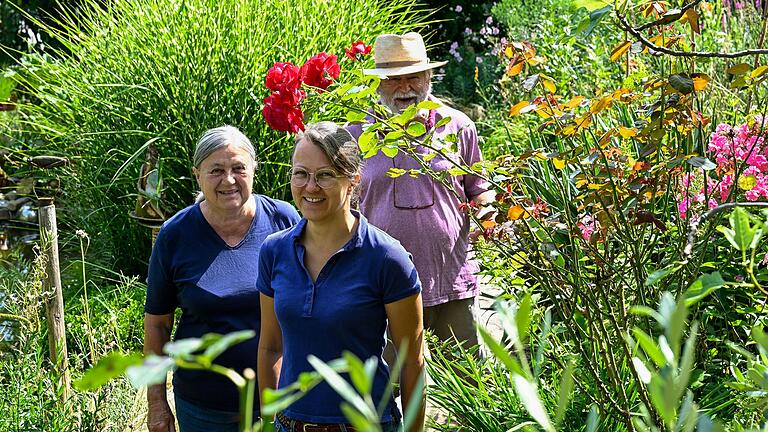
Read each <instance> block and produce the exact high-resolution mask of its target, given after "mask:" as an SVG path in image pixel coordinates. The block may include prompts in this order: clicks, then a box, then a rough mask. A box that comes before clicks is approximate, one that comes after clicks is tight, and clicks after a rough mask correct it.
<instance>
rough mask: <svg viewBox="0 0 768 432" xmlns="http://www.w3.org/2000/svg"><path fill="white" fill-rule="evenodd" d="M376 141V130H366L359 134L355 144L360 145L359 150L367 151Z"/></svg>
mask: <svg viewBox="0 0 768 432" xmlns="http://www.w3.org/2000/svg"><path fill="white" fill-rule="evenodd" d="M376 141H377V140H376V132H375V131H371V130H367V131H365V132H363V133H362V135H360V138H359V139H358V140H357V146H358V147H360V151H361V152H363V153H367V152H368V151H370V150H371V148H372V147H373V145H374V144H376Z"/></svg>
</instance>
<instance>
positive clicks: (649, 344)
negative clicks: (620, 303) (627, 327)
mask: <svg viewBox="0 0 768 432" xmlns="http://www.w3.org/2000/svg"><path fill="white" fill-rule="evenodd" d="M632 334H633V335H634V337H635V340H636V341H637V343H638V344H640V347H641V348H642V349H643V352H645V355H647V356H648V358H650V359H651V360H652V361H653V362H654V363H656V366H658V367H663V366H664V365H665V364H666V363H667V361H666V359H665V358H664V354H662V352H661V349H659V346H658V345H657V344H656V342H654V340H653V339H652V338H651V337H650V336H649V335H648V334H647V333H646V332H644V331H643V330H641V329H640V328H638V327H635V328H633V329H632Z"/></svg>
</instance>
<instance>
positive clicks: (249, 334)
mask: <svg viewBox="0 0 768 432" xmlns="http://www.w3.org/2000/svg"><path fill="white" fill-rule="evenodd" d="M254 336H256V332H255V331H253V330H240V331H236V332H232V333H228V334H226V335H224V336H222V337H221V338H219V339H218V340H217V341H215V342H214V343H212V344H211V345H210V346H209V347H208V348H207V349H206V350H205V353H203V356H205V357H206V358H207V359H209V360H210V361H211V362H213V360H214V359H215V358H216V357H218V356H219V355H221V353H223V352H224V351H226V350H227V349H228V348H229V347H231V346H233V345H237V344H239V343H241V342H244V341H247V340H248V339H251V338H253V337H254Z"/></svg>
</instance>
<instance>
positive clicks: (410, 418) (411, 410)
mask: <svg viewBox="0 0 768 432" xmlns="http://www.w3.org/2000/svg"><path fill="white" fill-rule="evenodd" d="M413 394H415V395H421V394H424V374H421V375H420V376H419V379H418V381H416V387H415V388H414V389H413ZM421 401H422V400H421V398H420V397H412V398H411V400H409V401H408V406H407V407H405V413H404V417H403V430H404V431H408V430H411V426H412V425H413V422H414V421H416V417H417V414H418V413H419V411H420V409H421Z"/></svg>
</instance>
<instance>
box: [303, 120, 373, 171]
mask: <svg viewBox="0 0 768 432" xmlns="http://www.w3.org/2000/svg"><path fill="white" fill-rule="evenodd" d="M303 139H307V140H309V141H310V142H312V143H313V144H315V145H316V146H318V147H320V150H322V151H323V153H325V156H326V157H328V160H329V161H331V166H332V167H333V169H335V170H336V171H337V172H338V173H339V174H341V175H343V176H346V177H349V178H352V177H354V176H356V175H358V174H360V169H361V168H362V166H363V160H362V158H361V157H360V153H359V152H358V149H357V142H356V141H355V138H354V137H352V134H350V133H349V132H348V131H347V130H346V129H344V128H343V127H341V126H339V125H337V124H336V123H334V122H330V121H322V122H318V123H310V124H308V125H307V127H306V129H304V132H299V133H298V134H296V140H295V144H298V143H299V142H300V141H301V140H303Z"/></svg>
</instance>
